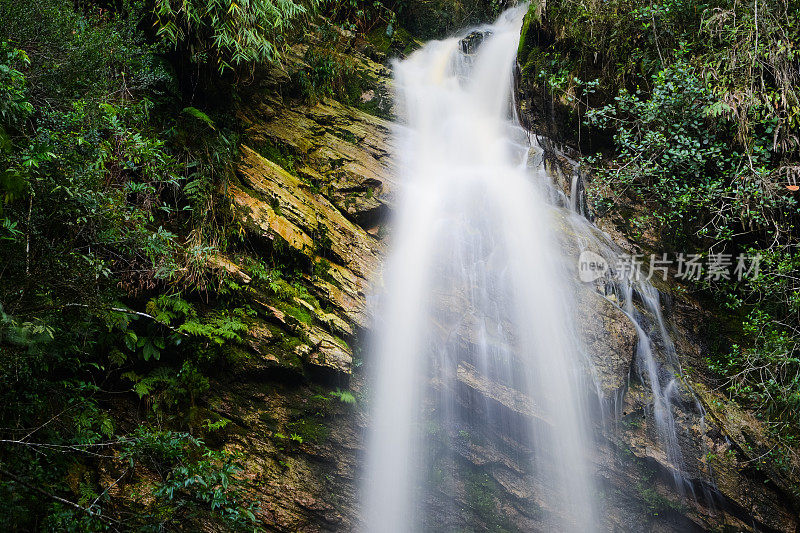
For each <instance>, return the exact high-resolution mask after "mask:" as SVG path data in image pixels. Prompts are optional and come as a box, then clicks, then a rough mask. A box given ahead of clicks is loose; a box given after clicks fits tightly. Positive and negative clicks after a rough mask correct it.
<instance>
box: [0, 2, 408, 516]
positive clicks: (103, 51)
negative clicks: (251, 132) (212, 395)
mask: <svg viewBox="0 0 800 533" xmlns="http://www.w3.org/2000/svg"><path fill="white" fill-rule="evenodd" d="M317 8H318V5H317V2H316V1H315V0H311V1H309V2H303V3H294V2H292V1H280V2H271V1H266V0H263V1H262V0H255V1H250V2H244V3H238V2H236V1H233V0H215V1H208V2H206V1H194V0H193V1H188V2H186V1H173V0H155V1H152V2H151V1H140V0H121V1H119V2H104V1H97V2H93V1H89V2H72V1H69V0H44V1H42V2H16V1H11V0H0V524H2V525H3V526H4V527H5V528H6V529H9V530H12V531H23V530H24V531H31V530H39V529H41V530H58V531H66V530H76V531H94V530H106V529H112V530H164V529H174V528H177V527H179V526H180V525H181V524H183V526H185V522H184V521H185V520H186V519H187V518H189V519H192V518H193V517H194V518H201V517H204V516H209V515H213V516H214V517H215V518H216V519H218V520H222V521H224V522H225V523H227V526H226V527H229V528H232V529H233V528H245V529H253V528H254V527H255V525H256V522H255V517H254V514H253V511H254V510H255V509H254V507H253V505H254V504H253V503H251V502H250V500H249V499H248V497H247V496H246V492H247V486H246V484H245V483H244V481H243V480H242V478H241V476H240V475H239V472H240V466H239V462H238V458H237V457H236V456H235V455H234V454H232V453H230V452H220V451H217V450H216V449H215V448H214V447H213V446H210V445H207V444H206V443H205V442H204V440H213V439H214V434H215V431H217V430H218V429H220V428H222V427H224V426H225V424H226V423H227V421H226V420H224V419H219V417H215V416H214V415H213V413H210V412H209V411H207V410H206V411H203V410H200V409H197V408H196V405H197V399H198V398H199V397H200V396H202V395H203V394H204V393H205V392H206V391H207V390H208V388H209V377H208V376H209V372H210V370H211V369H215V370H217V371H219V369H224V368H226V367H227V366H230V365H232V364H234V361H233V360H232V359H231V356H230V354H229V352H228V351H226V347H228V346H231V345H236V344H237V343H238V342H240V341H241V335H242V333H243V331H244V330H245V329H246V325H245V322H246V320H247V319H248V316H250V315H251V314H252V312H253V311H252V309H250V308H249V307H248V304H247V302H246V301H245V299H243V298H242V296H241V295H242V287H241V286H240V285H239V284H237V281H236V279H234V278H232V277H230V276H228V275H227V274H226V272H225V269H224V268H218V266H219V261H220V259H219V258H220V256H221V254H222V253H225V252H227V251H231V250H236V249H245V248H247V246H248V244H247V243H246V242H245V241H244V239H243V237H242V235H241V233H240V232H239V231H238V230H237V228H235V227H234V226H233V225H231V224H230V219H229V215H230V212H229V206H228V205H227V201H226V196H225V194H224V191H225V185H226V183H227V181H228V180H229V179H230V178H231V176H232V168H233V162H234V161H235V159H236V157H237V155H238V147H237V144H238V142H237V139H238V132H237V125H236V124H235V123H234V122H232V120H233V119H232V118H231V117H232V116H233V112H232V106H234V105H235V102H236V99H237V92H236V89H237V86H238V85H237V84H238V83H242V82H246V81H247V80H248V79H252V78H253V77H255V76H258V72H259V70H263V69H267V68H271V66H272V65H274V64H276V63H277V62H279V61H280V60H281V58H282V54H283V52H284V50H285V48H286V46H287V45H289V44H291V43H292V42H295V41H296V40H297V39H301V38H302V36H303V32H304V29H305V27H306V25H307V24H308V22H309V21H310V20H312V17H315V16H317V15H316V10H317ZM326 9H328V12H327V14H328V16H329V18H331V19H332V20H333V21H334V22H336V23H340V24H346V25H348V26H351V27H353V28H355V29H358V28H359V27H363V29H364V30H366V29H368V28H366V26H367V24H366V22H365V21H367V20H372V21H376V20H377V21H382V23H383V24H384V27H385V25H386V23H387V22H391V21H393V20H394V16H395V15H394V11H392V10H391V9H389V8H387V7H385V6H384V5H383V4H381V3H379V2H378V3H374V4H373V3H369V4H368V5H365V6H362V5H361V3H360V2H355V1H354V2H349V3H347V4H346V5H337V6H335V7H328V8H326ZM250 267H251V268H250V271H251V273H252V274H253V275H254V276H256V277H257V278H259V280H261V281H263V283H264V284H265V285H266V286H268V287H273V288H274V292H276V293H283V292H286V291H287V290H290V289H291V282H290V281H285V280H284V279H283V278H284V277H286V278H287V279H288V278H290V277H291V272H290V270H291V265H288V262H287V261H283V260H282V259H281V258H279V257H277V256H276V257H275V258H273V260H272V262H271V263H269V264H265V263H262V262H259V261H256V260H253V263H252V264H251V265H250ZM281 269H283V271H282V270H281ZM343 394H344V393H343ZM131 410H133V411H138V413H137V414H136V416H130V415H131V412H130V411H131ZM137 418H138V419H139V420H137ZM140 420H141V421H142V422H143V423H142V424H140V423H139V421H140ZM133 472H138V478H139V479H145V480H146V483H143V484H142V485H141V487H140V489H139V491H138V492H137V493H135V494H131V495H127V496H125V497H123V498H119V497H117V498H116V500H115V501H114V503H113V504H112V497H111V494H113V493H114V487H115V485H116V484H117V482H119V480H120V479H122V478H123V477H125V476H128V478H130V477H131V475H132V473H133Z"/></svg>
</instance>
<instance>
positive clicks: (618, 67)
mask: <svg viewBox="0 0 800 533" xmlns="http://www.w3.org/2000/svg"><path fill="white" fill-rule="evenodd" d="M799 18H800V3H798V2H796V1H794V0H777V1H771V0H770V1H766V0H755V1H753V2H739V1H736V0H659V1H656V2H650V3H646V4H642V3H641V2H634V1H630V0H609V1H606V0H602V1H600V0H597V1H596V0H555V1H548V2H546V3H545V2H533V4H532V5H531V7H530V11H529V13H528V15H527V17H526V21H525V30H524V36H523V40H522V42H521V44H520V61H521V64H522V69H523V78H524V79H525V80H526V81H527V82H528V83H529V84H530V86H531V87H532V88H534V89H533V90H534V91H535V92H537V91H538V92H537V93H536V94H540V95H542V96H541V97H540V100H541V102H540V104H539V105H540V106H541V109H542V110H544V112H545V113H546V114H549V115H550V117H551V118H552V119H553V123H554V124H555V125H556V126H557V130H556V131H551V133H552V134H554V135H556V136H559V137H560V138H561V140H565V141H568V142H570V143H572V144H573V145H574V146H576V147H579V148H580V149H581V151H582V152H583V153H584V154H587V156H586V157H584V159H583V161H584V165H585V166H587V167H588V168H589V169H590V170H591V174H592V175H593V182H592V184H591V186H590V193H591V194H592V196H593V204H594V208H595V209H596V212H597V215H599V216H607V217H611V218H615V217H616V218H617V219H618V220H623V221H625V223H626V224H628V225H629V228H628V229H629V233H630V234H632V235H634V236H635V237H636V236H638V240H639V242H640V244H642V245H644V246H645V247H646V248H650V249H651V250H652V251H654V252H659V253H660V252H662V251H666V252H672V253H680V252H683V253H686V254H701V255H702V256H703V257H704V258H706V259H708V258H709V257H710V255H709V254H729V255H730V256H733V257H735V256H737V255H738V254H740V253H745V254H748V255H751V256H758V255H760V256H761V263H760V275H759V276H758V278H757V279H755V280H738V279H737V276H731V279H725V278H719V279H714V278H715V276H707V275H703V277H702V279H700V280H698V282H697V283H696V284H695V289H696V290H699V291H701V293H705V294H708V295H710V296H713V298H714V301H715V302H716V305H717V306H718V309H719V311H718V314H719V315H720V316H723V317H724V316H730V317H731V319H730V320H729V321H726V320H725V319H721V321H722V322H729V326H727V327H725V328H720V325H719V324H717V325H715V326H714V328H711V330H712V331H710V332H709V333H713V330H717V331H719V330H720V329H721V330H722V331H725V335H726V336H725V340H721V341H720V343H719V345H718V346H713V347H712V349H713V350H712V354H711V357H710V359H709V366H710V367H711V369H712V370H714V371H716V372H717V373H718V375H719V376H720V379H721V381H720V386H721V387H723V388H724V390H726V391H727V392H728V394H729V395H730V396H731V398H733V399H735V400H737V401H739V402H740V403H742V404H743V405H745V406H748V407H751V408H753V409H755V410H756V411H757V412H758V413H759V414H760V416H763V418H764V420H765V421H766V422H768V423H769V424H770V426H771V427H772V428H773V430H774V432H775V434H776V435H778V436H780V437H782V438H783V440H784V442H786V443H788V444H793V443H795V442H796V439H797V438H798V436H800V410H799V409H798V407H800V346H799V345H798V343H799V342H800V298H798V294H800V278H798V272H800V254H798V229H797V224H798V222H800V210H798V205H799V204H798V201H799V200H800V193H798V185H800V91H798V87H799V86H800V85H798V81H800V79H799V78H800V68H799V67H800V49H799V48H800V26H798V24H797V20H798V19H799ZM598 152H599V153H598ZM595 154H596V155H595ZM620 214H622V215H624V216H623V217H619V215H620ZM648 235H649V236H650V238H649V239H648V238H646V237H647V236H648ZM734 264H735V259H734ZM742 324H743V325H742ZM730 338H733V339H734V342H735V343H734V344H733V345H731V343H730V340H729V339H730Z"/></svg>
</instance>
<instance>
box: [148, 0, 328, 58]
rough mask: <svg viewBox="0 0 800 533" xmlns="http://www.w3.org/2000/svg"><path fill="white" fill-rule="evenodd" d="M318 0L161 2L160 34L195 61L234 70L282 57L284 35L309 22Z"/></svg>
mask: <svg viewBox="0 0 800 533" xmlns="http://www.w3.org/2000/svg"><path fill="white" fill-rule="evenodd" d="M317 5H318V4H317V0H309V2H308V3H306V4H303V3H295V2H293V1H292V0H275V1H273V0H250V1H245V2H237V1H236V0H188V1H186V0H180V1H178V0H155V3H154V7H153V13H154V15H155V17H156V26H157V33H158V35H159V36H161V37H162V38H163V39H164V40H166V41H167V42H168V43H170V44H172V45H173V46H175V47H176V48H179V49H181V50H182V51H185V52H187V53H188V54H189V57H190V59H191V61H192V62H194V63H210V64H213V65H216V67H217V69H218V70H219V72H224V71H225V70H228V69H234V68H238V67H243V66H248V65H252V64H254V63H271V62H275V61H278V60H279V59H280V55H281V50H282V48H283V46H284V45H285V44H286V41H285V37H284V33H286V32H289V31H291V30H292V28H294V27H295V26H297V25H299V24H300V23H302V22H303V18H304V15H306V14H308V13H309V12H310V11H313V10H314V9H316V7H317Z"/></svg>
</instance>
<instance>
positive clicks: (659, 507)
mask: <svg viewBox="0 0 800 533" xmlns="http://www.w3.org/2000/svg"><path fill="white" fill-rule="evenodd" d="M637 490H638V492H639V494H640V495H641V497H642V501H643V502H644V504H645V507H646V509H647V512H648V513H649V514H651V515H652V516H659V514H662V513H667V512H676V513H683V512H685V511H686V509H685V506H684V505H683V504H681V503H680V502H676V501H672V500H670V499H669V498H667V497H665V496H662V495H661V494H659V493H658V491H656V490H655V489H654V488H652V487H647V486H645V485H641V484H640V485H638V486H637Z"/></svg>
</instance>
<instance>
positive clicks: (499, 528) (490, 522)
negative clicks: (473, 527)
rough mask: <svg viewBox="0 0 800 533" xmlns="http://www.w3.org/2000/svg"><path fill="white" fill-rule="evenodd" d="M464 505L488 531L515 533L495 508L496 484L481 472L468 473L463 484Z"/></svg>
mask: <svg viewBox="0 0 800 533" xmlns="http://www.w3.org/2000/svg"><path fill="white" fill-rule="evenodd" d="M464 488H465V490H466V500H467V501H466V503H467V505H468V506H469V508H470V510H472V512H473V513H474V514H475V515H476V517H477V518H479V519H480V520H481V521H482V522H484V524H485V526H486V529H487V530H488V531H493V532H496V533H505V532H510V531H515V530H516V528H515V527H514V525H513V524H512V523H511V522H510V521H509V520H508V519H507V518H506V517H504V516H503V515H502V513H501V512H500V510H499V509H498V508H497V500H498V497H497V494H498V492H499V491H500V487H499V486H498V485H497V482H496V481H495V480H493V479H492V478H490V477H489V475H488V474H486V473H482V472H470V473H469V474H468V475H467V479H466V482H465V483H464Z"/></svg>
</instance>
